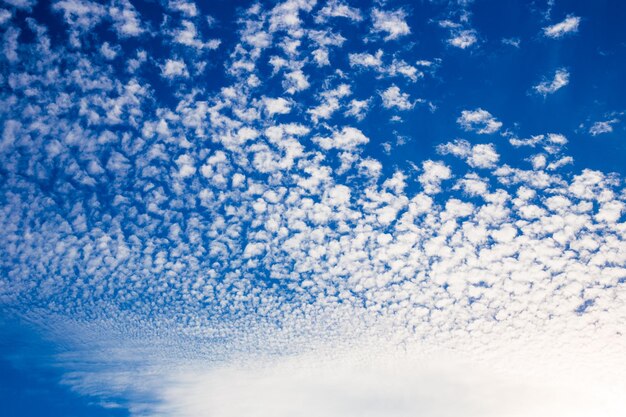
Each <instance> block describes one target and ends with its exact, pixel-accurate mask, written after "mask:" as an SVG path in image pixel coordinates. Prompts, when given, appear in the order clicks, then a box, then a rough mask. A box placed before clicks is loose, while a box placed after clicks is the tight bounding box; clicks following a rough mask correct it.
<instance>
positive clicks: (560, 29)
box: [543, 15, 580, 39]
mask: <svg viewBox="0 0 626 417" xmlns="http://www.w3.org/2000/svg"><path fill="white" fill-rule="evenodd" d="M579 25H580V17H578V16H573V15H568V16H567V17H566V18H565V20H563V21H562V22H559V23H557V24H554V25H552V26H546V27H544V28H543V34H544V35H545V36H547V37H548V38H552V39H558V38H562V37H563V36H565V35H567V34H568V33H576V32H578V26H579Z"/></svg>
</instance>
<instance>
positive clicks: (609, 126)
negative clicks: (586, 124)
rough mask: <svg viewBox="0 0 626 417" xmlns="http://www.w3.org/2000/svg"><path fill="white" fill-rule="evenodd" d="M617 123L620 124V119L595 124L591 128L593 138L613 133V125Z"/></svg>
mask: <svg viewBox="0 0 626 417" xmlns="http://www.w3.org/2000/svg"><path fill="white" fill-rule="evenodd" d="M615 123H619V119H611V120H606V121H602V122H595V123H594V124H593V126H591V127H590V128H589V133H591V135H592V136H598V135H601V134H603V133H611V132H612V131H613V125H614V124H615Z"/></svg>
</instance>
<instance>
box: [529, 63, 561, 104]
mask: <svg viewBox="0 0 626 417" xmlns="http://www.w3.org/2000/svg"><path fill="white" fill-rule="evenodd" d="M569 76H570V74H569V72H568V71H567V70H566V69H564V68H561V69H558V70H556V72H555V73H554V77H553V78H552V79H551V80H544V81H542V82H540V83H539V84H537V85H535V86H534V87H533V89H534V90H535V91H536V92H537V94H541V95H542V96H544V97H545V96H547V95H548V94H553V93H555V92H557V91H558V90H560V89H561V88H563V87H565V86H566V85H567V84H569Z"/></svg>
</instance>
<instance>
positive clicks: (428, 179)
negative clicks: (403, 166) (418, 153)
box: [418, 160, 452, 194]
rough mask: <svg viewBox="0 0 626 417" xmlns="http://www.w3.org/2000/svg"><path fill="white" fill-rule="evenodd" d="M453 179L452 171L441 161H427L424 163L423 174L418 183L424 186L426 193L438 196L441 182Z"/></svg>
mask: <svg viewBox="0 0 626 417" xmlns="http://www.w3.org/2000/svg"><path fill="white" fill-rule="evenodd" d="M450 178H452V170H450V168H449V167H448V166H447V165H446V164H444V163H443V162H440V161H431V160H427V161H424V162H423V163H422V174H421V175H420V176H419V177H418V181H419V182H420V184H422V187H423V188H424V192H425V193H427V194H436V193H438V192H440V191H441V182H442V181H445V180H447V179H450Z"/></svg>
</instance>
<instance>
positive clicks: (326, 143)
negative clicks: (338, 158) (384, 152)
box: [312, 126, 369, 151]
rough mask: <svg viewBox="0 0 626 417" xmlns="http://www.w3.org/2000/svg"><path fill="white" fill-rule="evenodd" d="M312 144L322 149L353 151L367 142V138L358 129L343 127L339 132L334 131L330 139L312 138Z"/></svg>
mask: <svg viewBox="0 0 626 417" xmlns="http://www.w3.org/2000/svg"><path fill="white" fill-rule="evenodd" d="M312 140H313V142H315V143H317V144H318V145H319V146H320V147H321V148H322V149H326V150H330V149H342V150H348V151H353V150H355V149H356V148H358V147H359V146H361V145H363V144H366V143H367V142H369V139H368V138H367V136H365V135H364V134H363V132H361V131H360V130H359V129H357V128H354V127H350V126H345V127H343V128H342V129H341V130H338V131H334V132H333V134H332V136H331V137H319V136H318V137H314V138H313V139H312Z"/></svg>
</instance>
